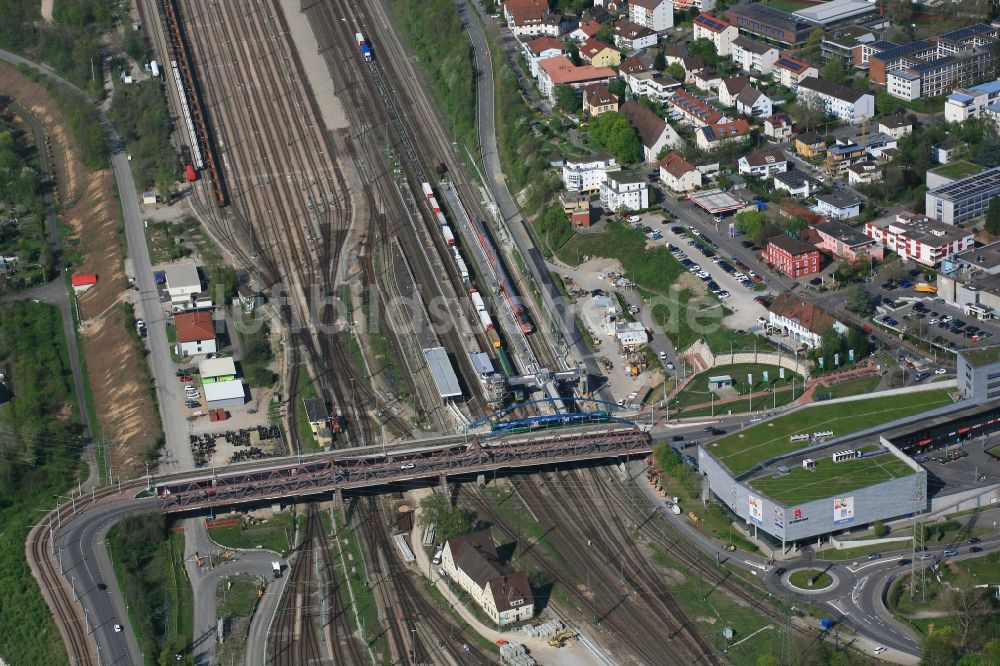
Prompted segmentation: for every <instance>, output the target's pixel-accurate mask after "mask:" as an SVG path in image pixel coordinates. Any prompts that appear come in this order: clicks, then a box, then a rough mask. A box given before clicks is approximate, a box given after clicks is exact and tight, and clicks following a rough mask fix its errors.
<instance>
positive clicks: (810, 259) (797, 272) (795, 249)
mask: <svg viewBox="0 0 1000 666" xmlns="http://www.w3.org/2000/svg"><path fill="white" fill-rule="evenodd" d="M762 257H763V259H764V261H765V262H767V263H768V264H770V265H771V266H774V267H775V268H776V269H778V270H779V271H781V272H782V273H784V274H785V275H787V276H788V277H791V278H799V277H805V276H807V275H813V274H814V273H818V272H819V250H817V249H816V248H815V247H813V246H812V245H809V244H807V243H803V242H802V241H799V240H795V239H794V238H790V237H788V236H785V235H784V234H782V235H780V236H775V237H774V238H769V239H768V241H767V247H766V248H764V251H763V252H762Z"/></svg>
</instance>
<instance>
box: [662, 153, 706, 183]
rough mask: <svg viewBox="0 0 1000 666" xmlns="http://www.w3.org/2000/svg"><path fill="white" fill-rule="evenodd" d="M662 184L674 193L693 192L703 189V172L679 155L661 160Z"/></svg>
mask: <svg viewBox="0 0 1000 666" xmlns="http://www.w3.org/2000/svg"><path fill="white" fill-rule="evenodd" d="M660 182H661V183H663V184H664V185H666V186H667V187H668V188H670V189H671V190H673V191H674V192H691V191H693V190H695V189H697V188H699V187H701V183H702V178H701V171H698V169H697V168H696V167H695V166H694V165H693V164H691V163H690V162H688V161H686V160H685V159H684V158H683V157H681V156H680V155H678V154H677V153H673V152H671V153H667V155H666V156H665V157H664V158H663V159H662V160H660Z"/></svg>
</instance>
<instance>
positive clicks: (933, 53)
mask: <svg viewBox="0 0 1000 666" xmlns="http://www.w3.org/2000/svg"><path fill="white" fill-rule="evenodd" d="M998 36H1000V28H997V27H993V26H990V25H986V24H985V23H976V24H973V25H970V26H966V27H964V28H959V29H958V30H952V31H950V32H946V33H942V34H940V35H938V36H937V38H936V39H934V40H924V39H922V40H917V41H915V42H910V43H908V44H902V45H891V46H887V47H886V48H884V49H881V50H877V49H876V50H873V52H872V53H871V55H870V56H869V58H868V67H869V74H870V79H871V81H872V83H876V84H879V85H885V86H886V90H887V91H888V92H889V94H890V95H893V96H895V97H899V98H901V99H907V100H913V99H917V98H918V97H935V96H938V95H944V94H946V93H948V92H950V91H952V90H954V89H955V88H956V87H959V86H970V85H974V84H977V83H980V82H982V81H984V80H986V79H989V78H993V77H995V75H996V65H997V52H996V50H995V49H994V43H995V42H996V40H997V38H998Z"/></svg>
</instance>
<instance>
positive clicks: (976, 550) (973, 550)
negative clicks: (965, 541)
mask: <svg viewBox="0 0 1000 666" xmlns="http://www.w3.org/2000/svg"><path fill="white" fill-rule="evenodd" d="M969 552H970V553H981V552H983V549H982V548H980V547H979V546H970V547H969Z"/></svg>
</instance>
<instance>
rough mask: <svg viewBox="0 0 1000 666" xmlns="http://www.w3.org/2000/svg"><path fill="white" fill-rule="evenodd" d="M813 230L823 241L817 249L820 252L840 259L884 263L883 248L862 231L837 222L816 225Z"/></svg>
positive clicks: (818, 244)
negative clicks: (825, 252) (871, 260)
mask: <svg viewBox="0 0 1000 666" xmlns="http://www.w3.org/2000/svg"><path fill="white" fill-rule="evenodd" d="M811 229H812V230H813V231H815V232H816V233H817V234H818V235H819V237H820V239H821V240H820V242H819V243H817V245H816V247H818V248H819V249H820V250H826V251H827V252H829V253H830V254H832V255H833V256H835V257H837V258H838V259H846V260H848V261H858V260H861V259H874V260H876V261H882V256H883V250H884V248H883V246H882V245H879V244H878V243H877V242H875V239H873V238H869V237H868V236H867V235H866V234H865V233H864V232H863V231H861V230H860V229H855V228H854V227H849V226H847V225H846V224H844V223H842V222H835V221H830V222H822V223H820V224H814V225H812V227H811Z"/></svg>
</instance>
